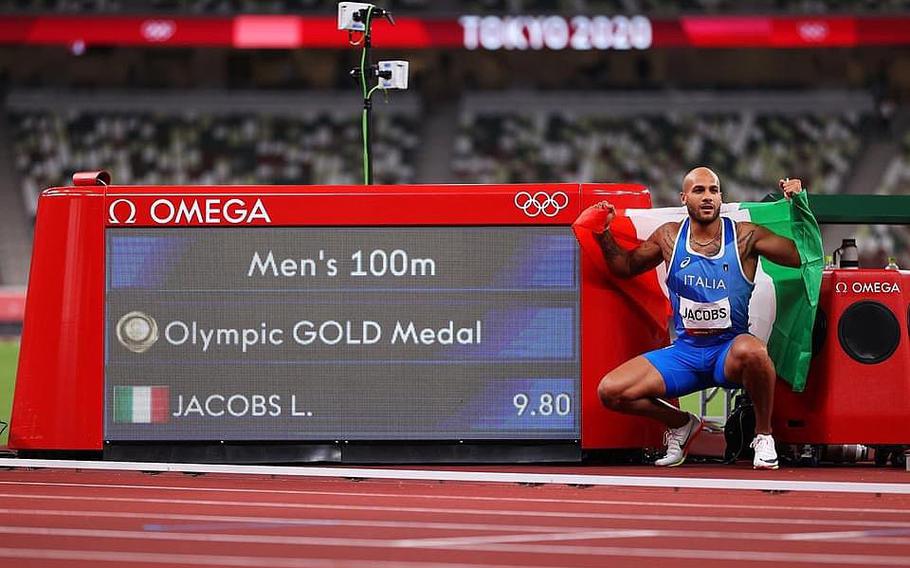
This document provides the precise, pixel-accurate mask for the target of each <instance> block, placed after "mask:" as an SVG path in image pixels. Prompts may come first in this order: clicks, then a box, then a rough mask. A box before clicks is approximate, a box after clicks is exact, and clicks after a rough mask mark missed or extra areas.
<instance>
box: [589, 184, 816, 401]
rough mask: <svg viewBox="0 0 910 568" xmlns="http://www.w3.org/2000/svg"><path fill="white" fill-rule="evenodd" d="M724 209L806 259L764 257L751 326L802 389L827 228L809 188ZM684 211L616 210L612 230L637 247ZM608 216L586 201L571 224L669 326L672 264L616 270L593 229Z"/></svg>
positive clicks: (657, 321)
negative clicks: (630, 272) (787, 262)
mask: <svg viewBox="0 0 910 568" xmlns="http://www.w3.org/2000/svg"><path fill="white" fill-rule="evenodd" d="M721 215H724V216H727V217H730V218H731V219H733V220H734V221H751V222H752V223H755V224H757V225H762V226H764V227H767V228H768V229H770V230H771V231H773V232H775V233H777V234H778V235H781V236H784V237H787V238H788V239H791V240H793V242H795V243H796V248H797V249H798V250H799V256H800V259H801V260H802V264H801V266H800V267H799V268H788V267H784V266H780V265H779V264H774V263H773V262H771V261H769V260H768V259H766V258H762V257H760V260H759V263H758V267H757V269H756V271H755V290H754V291H753V293H752V299H751V301H750V302H749V331H750V332H751V333H752V334H753V335H755V336H756V337H758V338H759V339H761V340H763V341H765V342H766V343H767V345H768V353H769V354H770V355H771V359H772V360H773V361H774V366H775V369H776V370H777V374H778V375H779V376H780V377H781V378H782V379H784V380H785V381H786V382H787V383H789V384H790V386H791V387H792V388H793V390H794V391H796V392H801V391H803V390H804V389H805V386H806V375H807V374H808V372H809V362H810V359H811V357H812V328H813V325H814V322H815V310H816V308H817V307H818V294H819V289H820V288H821V279H822V269H823V267H824V249H823V248H822V239H821V232H820V231H819V228H818V223H817V222H816V221H815V217H814V216H813V215H812V212H811V211H810V209H809V201H808V198H807V197H806V192H801V193H798V194H796V195H795V196H794V197H793V199H792V200H791V201H786V200H783V199H782V200H780V201H775V202H770V203H725V204H723V206H722V207H721ZM686 216H687V212H686V208H685V207H665V208H659V209H626V210H617V212H616V217H615V218H614V219H613V223H612V224H611V229H610V230H611V232H612V233H613V236H614V238H615V239H616V241H617V242H618V243H619V244H620V246H623V247H624V248H627V249H631V248H634V247H635V246H637V245H638V244H640V243H641V242H642V241H644V240H646V239H647V238H648V237H650V236H651V234H652V233H653V232H654V230H655V229H657V227H659V226H660V225H662V224H664V223H666V222H668V221H682V220H683V219H685V218H686ZM605 221H606V211H603V210H598V209H586V210H585V211H584V212H583V213H582V214H581V215H580V216H579V217H578V219H577V220H576V221H575V223H574V224H573V225H572V229H573V231H574V232H575V237H576V238H577V239H578V242H579V244H580V245H581V248H582V250H583V251H584V254H585V255H586V256H588V258H589V259H590V260H591V261H592V262H593V264H594V265H595V266H596V267H597V270H598V271H599V272H602V273H603V276H604V278H605V280H606V281H607V282H608V283H609V284H610V285H611V286H612V287H614V288H616V289H617V290H618V291H619V292H620V293H622V294H624V295H626V296H627V297H628V298H629V299H630V300H631V301H632V302H634V303H635V304H637V305H639V306H641V307H642V309H643V310H645V311H646V312H647V313H648V314H649V316H650V317H651V320H652V323H653V325H655V326H657V327H659V328H662V329H666V327H667V321H668V318H669V317H670V302H669V299H668V294H667V287H666V278H667V269H666V265H665V264H664V263H661V265H660V266H659V267H658V268H657V269H656V270H651V271H649V272H648V273H645V274H641V275H639V276H637V277H635V278H632V279H628V280H622V279H620V278H616V277H614V276H613V275H612V274H611V273H610V270H609V268H608V267H607V264H606V262H605V261H604V259H603V255H602V253H601V251H600V245H599V244H598V242H597V238H596V235H595V233H599V232H601V231H602V230H603V225H604V222H605Z"/></svg>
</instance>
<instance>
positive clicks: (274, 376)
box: [10, 175, 667, 461]
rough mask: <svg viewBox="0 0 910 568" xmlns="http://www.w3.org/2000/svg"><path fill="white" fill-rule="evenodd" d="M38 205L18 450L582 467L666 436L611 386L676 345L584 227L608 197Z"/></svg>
mask: <svg viewBox="0 0 910 568" xmlns="http://www.w3.org/2000/svg"><path fill="white" fill-rule="evenodd" d="M106 181H108V180H107V179H106V178H105V177H104V176H103V175H100V176H99V175H95V176H92V175H86V176H77V177H76V178H75V183H76V185H75V186H74V187H67V188H55V189H51V190H47V191H46V192H44V194H43V195H42V196H41V198H40V200H39V207H38V217H37V223H36V228H35V244H34V253H33V259H32V269H31V277H30V283H29V290H28V298H27V304H26V315H25V322H24V328H23V336H22V345H21V356H20V363H19V374H18V379H17V387H16V393H15V399H14V408H13V416H12V424H11V435H10V445H11V447H13V448H16V449H18V450H22V451H26V452H28V451H43V450H90V451H103V452H104V455H105V457H110V458H127V459H140V458H141V459H171V460H181V459H192V460H209V461H277V460H281V461H307V460H320V461H425V460H442V459H448V460H464V461H471V460H484V461H512V460H528V459H536V460H573V459H580V458H581V454H582V451H584V450H593V449H604V448H611V449H613V448H640V447H651V446H656V445H658V444H659V440H660V434H661V432H660V430H659V428H658V427H657V426H656V425H652V424H651V423H650V422H647V421H644V420H642V419H638V418H633V417H626V416H621V415H618V414H614V413H611V412H609V411H607V410H605V409H603V408H602V407H601V405H600V403H599V401H598V399H597V394H596V389H597V384H598V382H599V381H600V378H601V377H602V376H603V374H604V373H606V372H607V371H609V370H610V369H612V368H613V367H615V366H616V365H618V364H619V363H621V362H623V361H624V360H626V359H627V358H629V357H631V356H633V355H635V354H638V353H640V352H642V351H644V350H647V349H652V348H655V347H658V346H660V345H661V344H664V343H666V342H667V335H666V330H665V329H656V328H655V326H654V324H653V323H652V322H653V321H655V319H656V320H659V316H658V317H656V318H655V317H653V314H651V315H649V314H647V313H645V312H643V311H642V308H641V307H640V306H635V305H630V303H629V302H627V301H626V300H625V298H624V296H623V295H622V294H621V293H620V292H619V291H617V290H615V289H613V288H612V287H610V285H609V284H608V283H606V282H602V281H601V280H599V279H598V278H597V277H596V275H595V273H594V271H593V270H592V267H591V266H589V265H588V259H586V258H584V257H583V255H582V254H581V252H580V251H579V248H578V246H577V244H576V242H575V239H574V237H573V235H572V232H571V229H570V225H571V223H572V222H573V221H574V220H575V218H576V217H577V216H578V214H579V213H580V211H581V210H582V209H583V208H584V207H586V206H588V205H590V204H592V203H594V202H596V201H599V200H601V199H604V198H607V199H610V200H611V201H612V202H614V203H615V204H616V205H617V206H618V207H620V208H627V207H650V196H649V194H648V192H647V190H646V189H645V188H644V187H642V186H635V185H614V184H534V185H473V186H461V185H432V186H430V185H427V186H372V187H364V186H281V187H264V186H220V187H214V186H213V187H165V186H161V187H128V186H109V185H105V182H106Z"/></svg>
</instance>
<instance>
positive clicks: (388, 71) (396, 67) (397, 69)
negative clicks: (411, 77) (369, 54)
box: [377, 61, 408, 89]
mask: <svg viewBox="0 0 910 568" xmlns="http://www.w3.org/2000/svg"><path fill="white" fill-rule="evenodd" d="M377 74H378V75H379V88H380V89H407V88H408V62H407V61H380V62H379V70H378V72H377Z"/></svg>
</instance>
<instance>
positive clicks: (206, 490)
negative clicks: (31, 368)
mask: <svg viewBox="0 0 910 568" xmlns="http://www.w3.org/2000/svg"><path fill="white" fill-rule="evenodd" d="M0 466H2V462H0ZM446 469H455V468H449V467H446ZM471 469H484V470H493V469H496V470H500V471H502V470H504V469H508V470H509V471H515V470H516V469H519V468H491V467H484V468H471ZM520 470H521V471H528V472H535V471H536V472H540V471H543V470H544V469H543V468H533V467H526V468H520ZM558 470H560V471H562V470H564V471H566V472H570V471H571V472H572V473H599V474H610V475H632V476H634V475H649V476H653V475H658V474H663V470H655V469H654V468H650V467H649V468H634V467H622V468H591V467H584V468H558ZM545 471H549V472H554V471H557V469H555V468H545ZM666 475H667V476H668V477H669V476H699V477H717V478H721V477H726V478H730V477H736V478H744V477H758V476H759V475H760V476H762V477H771V476H773V477H774V478H777V479H812V480H819V481H822V480H824V481H860V480H862V481H877V482H891V483H894V482H905V481H907V480H908V479H910V474H908V473H906V472H903V471H899V470H893V469H876V468H871V467H862V466H856V467H843V468H819V469H799V470H782V471H778V472H759V473H754V472H752V471H751V470H749V469H746V468H742V467H735V468H731V467H723V468H719V467H716V466H685V467H683V468H679V469H677V470H675V471H672V472H667V473H666ZM0 499H2V502H0V503H2V504H0V515H2V516H0V518H2V519H3V520H2V521H0V566H16V567H30V566H49V567H57V566H60V567H63V566H66V567H83V566H91V567H93V568H96V567H102V568H103V567H105V566H114V565H116V566H131V567H134V566H159V567H160V566H162V565H169V566H276V567H286V566H301V567H324V566H325V567H328V566H339V567H349V566H356V567H379V568H386V567H392V566H396V567H397V566H402V567H405V568H412V567H417V566H439V567H443V566H445V567H450V568H456V567H465V568H468V567H471V568H473V567H479V566H522V567H535V566H585V567H588V566H591V567H593V566H597V567H602V566H607V565H609V566H633V565H634V566H653V565H657V564H658V563H660V565H675V566H699V567H705V568H707V567H713V566H729V565H737V566H742V565H744V564H745V565H749V566H752V565H759V564H772V563H773V564H775V565H776V566H811V565H826V566H906V565H910V496H908V495H875V494H842V493H838V494H834V493H821V492H783V493H781V492H773V493H770V492H761V491H747V490H722V489H718V490H713V491H708V490H694V489H681V490H676V489H672V488H671V489H642V488H628V487H589V488H578V487H569V486H560V485H542V486H533V487H529V486H523V485H518V484H495V483H456V482H444V483H443V482H418V481H401V482H399V481H360V482H357V481H353V480H345V479H314V478H300V477H283V476H249V475H220V474H219V475H214V474H209V475H204V476H189V475H185V474H180V473H162V474H159V475H148V474H142V473H134V472H122V473H121V472H97V471H62V470H23V469H12V470H6V471H0Z"/></svg>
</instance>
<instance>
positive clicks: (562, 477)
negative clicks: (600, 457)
mask: <svg viewBox="0 0 910 568" xmlns="http://www.w3.org/2000/svg"><path fill="white" fill-rule="evenodd" d="M0 463H2V465H3V466H7V467H30V468H53V469H90V470H107V471H177V472H188V473H236V474H248V475H282V476H294V477H337V478H346V477H358V478H366V479H409V480H423V481H467V482H481V483H547V484H559V485H610V486H618V487H671V488H672V487H678V488H689V489H715V490H717V489H751V490H763V491H820V492H831V493H894V494H901V495H910V483H866V482H862V483H848V482H839V481H789V480H787V481H784V480H775V479H729V478H700V477H652V476H634V477H633V476H622V475H579V474H564V473H517V472H496V471H452V470H412V469H367V468H353V467H352V468H345V467H291V466H289V467H280V466H262V465H223V464H185V463H153V462H109V461H76V460H72V461H71V460H33V459H18V458H11V459H4V460H2V462H0ZM769 475H773V474H769Z"/></svg>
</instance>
